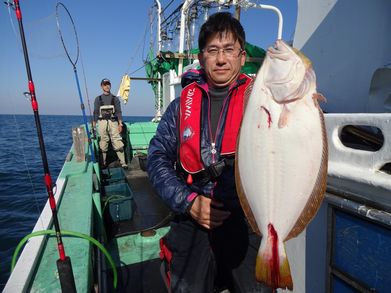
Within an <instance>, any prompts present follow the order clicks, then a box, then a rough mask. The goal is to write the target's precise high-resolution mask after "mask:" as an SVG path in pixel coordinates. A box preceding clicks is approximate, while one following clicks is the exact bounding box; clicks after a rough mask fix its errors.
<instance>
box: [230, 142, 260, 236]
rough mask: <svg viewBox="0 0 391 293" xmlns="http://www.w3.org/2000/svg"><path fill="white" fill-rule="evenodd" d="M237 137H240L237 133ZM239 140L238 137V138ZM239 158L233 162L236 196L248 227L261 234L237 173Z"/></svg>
mask: <svg viewBox="0 0 391 293" xmlns="http://www.w3.org/2000/svg"><path fill="white" fill-rule="evenodd" d="M238 137H240V136H239V135H238ZM238 141H239V139H238ZM238 160H239V158H238V157H236V162H235V182H236V191H237V192H238V197H239V202H240V205H241V206H242V209H243V212H244V214H245V215H246V218H247V221H248V223H249V224H250V227H251V228H252V229H253V231H254V232H255V233H257V234H258V235H260V236H261V235H262V234H261V231H259V228H258V225H257V222H256V221H255V217H254V214H253V212H252V210H251V208H250V205H249V204H248V201H247V198H246V194H245V193H244V189H243V185H242V181H241V179H240V174H239V167H238V166H239V161H238Z"/></svg>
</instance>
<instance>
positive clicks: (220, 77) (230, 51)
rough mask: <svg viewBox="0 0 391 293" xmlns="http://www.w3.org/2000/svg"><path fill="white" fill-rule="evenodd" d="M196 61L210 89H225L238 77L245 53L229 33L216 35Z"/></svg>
mask: <svg viewBox="0 0 391 293" xmlns="http://www.w3.org/2000/svg"><path fill="white" fill-rule="evenodd" d="M223 49H224V50H223ZM198 59H199V60H200V64H201V66H202V67H203V68H204V70H205V73H206V76H207V81H208V84H209V85H210V86H212V87H225V86H228V85H230V84H231V83H233V82H234V81H235V80H236V79H237V77H238V76H239V74H240V69H241V67H242V66H243V65H244V63H245V61H246V52H245V51H244V50H243V51H242V49H241V48H240V44H239V42H238V41H237V40H236V41H235V40H234V38H233V36H232V33H231V32H228V33H223V34H222V35H220V34H218V33H216V34H215V35H213V36H211V37H210V38H209V40H208V41H207V42H206V46H205V48H204V49H203V50H202V52H200V54H199V55H198Z"/></svg>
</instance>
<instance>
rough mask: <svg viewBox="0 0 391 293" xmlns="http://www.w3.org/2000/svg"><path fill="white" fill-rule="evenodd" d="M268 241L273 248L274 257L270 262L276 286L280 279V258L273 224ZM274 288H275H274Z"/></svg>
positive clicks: (272, 277)
mask: <svg viewBox="0 0 391 293" xmlns="http://www.w3.org/2000/svg"><path fill="white" fill-rule="evenodd" d="M267 227H268V232H269V233H268V234H269V235H268V241H269V244H270V246H271V250H272V251H271V252H272V257H271V259H270V260H269V265H270V268H271V281H272V283H273V284H274V286H277V285H278V284H279V278H280V258H279V256H278V235H277V232H276V230H275V229H274V227H273V225H272V224H269V225H268V226H267ZM274 286H273V287H274Z"/></svg>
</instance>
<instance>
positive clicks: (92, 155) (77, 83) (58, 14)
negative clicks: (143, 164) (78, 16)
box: [56, 2, 95, 163]
mask: <svg viewBox="0 0 391 293" xmlns="http://www.w3.org/2000/svg"><path fill="white" fill-rule="evenodd" d="M61 9H64V11H65V15H64V16H63V17H62V18H63V19H66V18H67V17H68V18H69V21H70V24H71V29H70V31H73V33H74V38H75V40H76V53H75V56H74V57H73V59H72V58H71V54H70V53H69V48H68V49H67V47H66V45H65V41H64V36H63V32H62V30H61V24H60V11H61ZM56 20H57V29H58V33H59V35H60V38H61V43H62V46H63V47H64V50H65V53H66V55H67V57H68V60H69V62H71V64H72V67H73V72H74V74H75V80H76V86H77V90H78V92H79V99H80V108H81V112H82V113H83V120H84V125H85V128H86V132H87V137H88V146H89V148H90V153H91V159H92V162H93V163H95V156H94V150H93V148H92V142H91V135H90V131H89V129H88V122H87V117H86V112H85V107H84V102H83V95H82V94H81V90H80V82H79V77H78V74H77V68H76V64H77V61H78V60H79V51H80V50H79V39H78V37H77V32H76V26H75V23H74V22H73V18H72V16H71V14H70V13H69V10H68V9H67V8H66V7H65V5H64V4H62V3H61V2H58V3H57V5H56ZM92 131H94V130H93V127H92ZM93 135H94V137H95V133H93Z"/></svg>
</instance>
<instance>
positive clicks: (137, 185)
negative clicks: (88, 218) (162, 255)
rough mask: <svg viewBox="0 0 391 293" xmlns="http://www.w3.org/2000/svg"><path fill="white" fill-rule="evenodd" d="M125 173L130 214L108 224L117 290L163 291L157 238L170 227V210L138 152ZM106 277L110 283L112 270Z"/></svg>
mask: <svg viewBox="0 0 391 293" xmlns="http://www.w3.org/2000/svg"><path fill="white" fill-rule="evenodd" d="M125 175H126V182H127V184H128V186H129V187H130V190H131V192H132V197H133V207H134V210H133V214H132V217H131V219H129V220H125V221H119V222H114V223H109V225H108V226H107V234H108V237H109V239H111V240H110V242H109V251H110V254H111V256H112V257H113V259H114V262H115V263H116V266H117V270H118V287H117V292H166V289H165V286H164V283H163V279H162V278H161V274H160V263H161V262H160V259H159V254H158V252H159V239H160V238H161V237H163V236H164V235H165V234H166V233H167V232H168V230H169V227H168V223H169V220H170V218H171V212H170V210H169V209H168V208H167V207H166V205H165V204H164V203H163V202H162V201H161V199H160V198H159V197H158V196H157V194H156V193H155V191H154V189H153V187H152V185H151V183H150V181H149V179H148V175H147V173H146V172H145V171H143V170H142V169H141V168H140V163H139V158H138V157H137V156H136V157H134V158H133V159H132V161H131V163H130V165H129V168H128V170H127V171H126V172H125ZM107 280H108V282H107V284H108V286H109V287H110V286H111V284H112V274H111V273H109V274H108V275H107ZM111 290H113V291H114V289H113V288H111ZM109 291H110V288H109Z"/></svg>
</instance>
